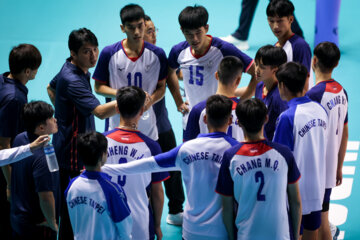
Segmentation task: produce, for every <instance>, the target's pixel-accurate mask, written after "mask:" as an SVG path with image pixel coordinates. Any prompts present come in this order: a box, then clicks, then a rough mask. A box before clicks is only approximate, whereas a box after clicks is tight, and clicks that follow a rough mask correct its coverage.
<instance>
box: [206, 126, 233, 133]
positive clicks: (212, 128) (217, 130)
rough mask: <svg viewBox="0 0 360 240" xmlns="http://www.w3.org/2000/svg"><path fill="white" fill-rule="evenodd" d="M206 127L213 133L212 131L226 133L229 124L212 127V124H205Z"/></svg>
mask: <svg viewBox="0 0 360 240" xmlns="http://www.w3.org/2000/svg"><path fill="white" fill-rule="evenodd" d="M207 127H208V130H209V133H214V132H223V133H226V132H227V129H228V127H229V126H228V125H225V126H223V127H218V128H214V127H212V126H209V124H207Z"/></svg>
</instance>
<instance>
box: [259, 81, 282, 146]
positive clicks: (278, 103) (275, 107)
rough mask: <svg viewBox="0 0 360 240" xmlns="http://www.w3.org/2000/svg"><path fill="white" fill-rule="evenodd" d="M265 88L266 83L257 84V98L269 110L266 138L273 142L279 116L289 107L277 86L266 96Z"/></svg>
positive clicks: (265, 129)
mask: <svg viewBox="0 0 360 240" xmlns="http://www.w3.org/2000/svg"><path fill="white" fill-rule="evenodd" d="M264 87H265V85H264V82H260V83H258V84H257V86H256V90H255V98H258V99H260V100H261V101H263V102H264V103H265V105H266V107H267V108H268V116H269V121H268V122H267V123H266V124H265V127H264V137H266V139H267V140H269V141H272V139H273V137H274V132H275V128H276V120H277V118H278V117H279V115H280V114H281V113H282V112H283V111H285V110H286V109H287V108H288V106H287V103H286V102H285V101H283V100H282V99H281V98H280V94H279V88H278V85H277V84H276V85H275V86H273V88H272V89H271V90H270V91H269V92H268V93H267V95H266V96H264V95H263V89H264Z"/></svg>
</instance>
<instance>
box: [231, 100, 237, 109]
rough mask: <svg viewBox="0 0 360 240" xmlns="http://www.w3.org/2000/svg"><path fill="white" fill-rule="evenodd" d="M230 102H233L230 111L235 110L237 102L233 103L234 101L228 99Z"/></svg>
mask: <svg viewBox="0 0 360 240" xmlns="http://www.w3.org/2000/svg"><path fill="white" fill-rule="evenodd" d="M230 100H231V101H232V102H233V105H232V110H235V109H236V106H237V102H235V101H234V100H232V99H230Z"/></svg>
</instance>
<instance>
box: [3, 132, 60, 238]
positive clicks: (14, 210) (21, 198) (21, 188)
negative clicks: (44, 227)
mask: <svg viewBox="0 0 360 240" xmlns="http://www.w3.org/2000/svg"><path fill="white" fill-rule="evenodd" d="M37 137H38V136H37V135H34V134H29V133H27V132H23V133H20V134H19V135H17V136H16V138H15V140H14V147H17V146H21V145H26V144H29V143H30V142H32V141H34V140H35V139H36V138H37ZM11 167H12V168H11V169H12V170H11V213H10V219H11V226H12V227H13V229H14V230H15V232H16V233H17V234H19V235H26V234H31V233H32V231H33V230H34V229H35V226H36V224H39V223H41V222H43V221H45V217H44V215H43V214H42V211H41V208H40V202H39V196H38V193H39V192H48V191H52V192H53V193H54V198H55V205H56V206H55V207H56V216H59V215H58V213H59V206H60V205H59V203H60V201H59V200H60V199H59V197H60V182H59V171H57V172H53V173H51V172H50V171H49V168H48V166H47V163H46V158H45V153H44V150H43V149H38V150H36V151H35V152H34V153H33V155H32V156H30V157H27V158H26V159H24V160H22V161H19V162H16V163H13V164H11Z"/></svg>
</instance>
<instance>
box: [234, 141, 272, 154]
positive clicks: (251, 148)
mask: <svg viewBox="0 0 360 240" xmlns="http://www.w3.org/2000/svg"><path fill="white" fill-rule="evenodd" d="M271 149H272V147H270V146H268V145H266V144H265V143H263V142H255V143H245V144H244V145H243V146H242V147H241V148H240V149H239V150H238V151H237V153H236V155H243V156H258V155H261V154H264V153H265V152H267V151H269V150H271Z"/></svg>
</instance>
